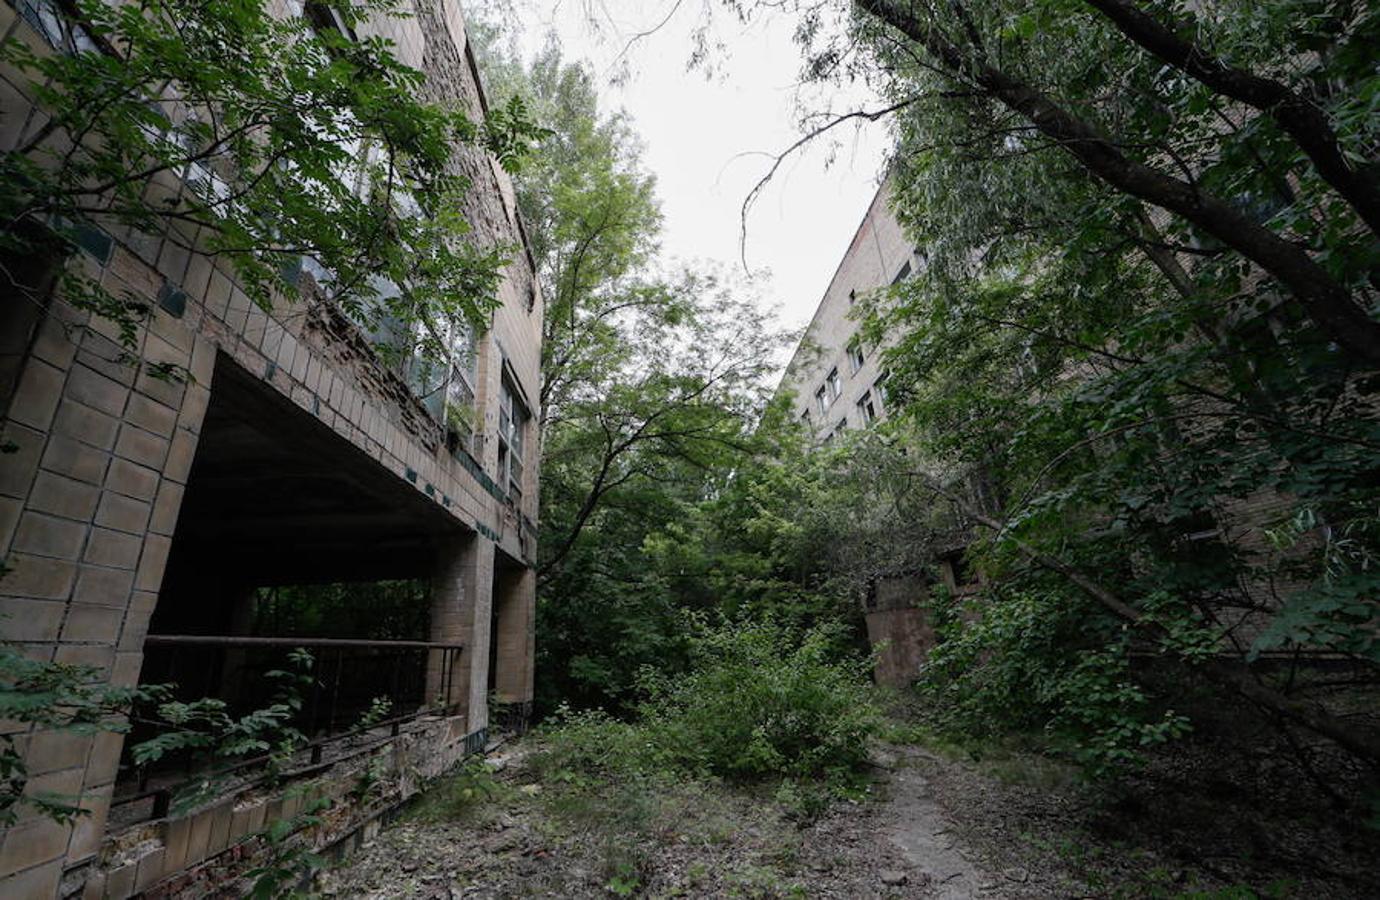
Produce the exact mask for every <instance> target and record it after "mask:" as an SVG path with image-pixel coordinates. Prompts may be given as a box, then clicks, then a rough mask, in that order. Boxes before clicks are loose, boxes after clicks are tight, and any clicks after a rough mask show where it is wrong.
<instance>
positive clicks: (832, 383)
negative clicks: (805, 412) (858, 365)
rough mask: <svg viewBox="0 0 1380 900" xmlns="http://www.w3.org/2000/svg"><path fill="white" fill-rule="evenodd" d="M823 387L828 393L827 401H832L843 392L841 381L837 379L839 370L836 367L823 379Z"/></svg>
mask: <svg viewBox="0 0 1380 900" xmlns="http://www.w3.org/2000/svg"><path fill="white" fill-rule="evenodd" d="M824 387H825V389H826V390H827V391H828V393H829V402H830V403H833V402H834V401H835V400H837V399H838V398H839V394H842V393H843V382H842V381H840V380H839V370H838V368H837V367H835V368H834V369H833V371H831V372H830V373H829V376H828V377H827V378H825V379H824Z"/></svg>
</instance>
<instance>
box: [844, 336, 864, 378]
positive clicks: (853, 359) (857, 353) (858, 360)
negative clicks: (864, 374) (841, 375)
mask: <svg viewBox="0 0 1380 900" xmlns="http://www.w3.org/2000/svg"><path fill="white" fill-rule="evenodd" d="M865 362H867V357H865V356H864V355H863V348H862V341H858V340H855V341H853V342H852V343H851V344H849V345H848V365H849V366H850V367H851V368H852V370H853V372H854V373H856V372H857V371H858V370H859V369H861V368H862V367H863V363H865Z"/></svg>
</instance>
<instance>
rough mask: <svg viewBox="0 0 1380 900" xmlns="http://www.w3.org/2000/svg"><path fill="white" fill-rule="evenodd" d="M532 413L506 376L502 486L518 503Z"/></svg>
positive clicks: (502, 408) (502, 398)
mask: <svg viewBox="0 0 1380 900" xmlns="http://www.w3.org/2000/svg"><path fill="white" fill-rule="evenodd" d="M531 418H532V416H531V413H529V412H528V411H527V407H526V406H525V405H524V404H523V402H522V400H521V399H519V398H518V395H517V389H516V388H515V387H514V386H513V384H512V382H511V381H509V380H508V378H507V377H506V376H505V377H504V379H503V390H502V393H501V394H500V396H499V408H498V483H499V484H500V485H502V486H504V487H505V488H507V490H508V496H509V497H511V498H513V499H514V500H517V499H520V498H521V497H522V476H523V472H524V467H523V466H524V459H525V454H526V443H527V424H528V422H529V421H530V420H531Z"/></svg>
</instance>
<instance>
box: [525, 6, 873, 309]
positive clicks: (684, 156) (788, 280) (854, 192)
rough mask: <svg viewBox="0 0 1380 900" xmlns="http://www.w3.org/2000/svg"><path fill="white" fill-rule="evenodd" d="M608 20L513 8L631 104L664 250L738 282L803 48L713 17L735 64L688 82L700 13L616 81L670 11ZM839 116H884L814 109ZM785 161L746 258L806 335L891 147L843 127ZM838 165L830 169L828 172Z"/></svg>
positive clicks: (853, 103) (662, 36) (858, 102)
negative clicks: (748, 210) (597, 24)
mask: <svg viewBox="0 0 1380 900" xmlns="http://www.w3.org/2000/svg"><path fill="white" fill-rule="evenodd" d="M597 5H598V6H600V7H602V8H603V9H604V10H605V11H606V12H607V15H608V18H604V20H603V21H602V23H601V25H602V28H601V33H595V32H594V31H592V30H591V28H590V27H589V23H588V21H587V20H586V18H585V13H586V11H587V8H588V7H587V5H586V4H585V3H584V2H582V0H514V6H515V10H516V13H517V15H518V16H519V17H520V19H521V27H522V31H523V35H524V38H523V42H524V44H525V45H526V47H527V48H528V50H529V51H534V50H535V49H536V48H537V47H539V46H540V44H541V43H542V41H543V40H544V37H545V35H546V34H547V33H548V32H550V31H553V30H554V31H555V32H556V34H557V35H558V36H559V37H560V39H561V42H562V45H563V46H564V49H565V55H566V57H567V58H568V59H571V60H575V59H586V60H588V61H589V62H590V63H591V64H592V65H593V67H594V70H595V72H596V73H597V74H598V75H599V76H600V81H601V89H602V91H603V99H604V103H605V106H606V107H608V108H615V107H622V108H623V109H625V110H626V111H627V112H628V113H629V114H630V116H631V117H632V119H633V122H634V123H635V126H636V128H637V130H638V131H639V132H640V133H641V135H642V137H643V139H644V140H645V142H646V152H645V155H644V159H645V162H646V165H647V168H648V169H649V170H650V171H651V172H653V173H654V174H655V175H656V177H657V183H658V193H659V194H660V197H661V201H662V209H663V212H664V214H665V220H666V224H665V233H664V236H663V244H662V245H663V248H664V250H665V252H666V254H668V255H669V256H670V257H671V258H673V259H680V260H712V261H716V262H719V263H722V264H724V265H726V266H732V267H735V268H736V269H737V271H740V272H741V271H742V268H741V263H740V256H739V210H740V207H741V205H742V202H743V199H744V197H745V196H746V195H747V193H748V192H749V191H750V190H751V188H752V186H753V185H754V184H755V183H756V182H757V180H758V179H759V178H760V177H761V176H762V175H763V174H764V173H765V172H766V170H767V168H768V167H769V166H770V163H771V160H770V159H769V158H767V157H766V156H764V155H761V154H763V153H771V154H772V155H775V154H776V153H778V152H780V151H781V150H783V149H785V148H786V147H788V146H789V145H790V144H791V143H793V142H794V141H795V140H796V139H797V138H798V137H799V136H800V134H801V132H800V128H799V126H798V120H799V115H800V106H799V104H798V103H797V96H798V92H797V88H796V82H797V76H798V73H799V69H800V61H801V57H800V51H799V49H798V48H797V47H796V46H795V45H794V44H793V43H792V40H791V33H792V28H793V22H792V20H791V18H790V17H789V16H784V15H776V16H772V17H771V18H769V19H765V20H759V21H753V22H750V23H749V24H748V25H746V26H742V25H740V24H739V23H737V22H736V21H732V20H731V19H730V17H729V16H727V15H720V16H717V17H716V20H717V21H716V32H717V36H718V37H719V38H720V39H721V40H722V41H723V43H724V44H725V46H726V53H725V54H722V55H716V57H715V60H716V66H717V71H716V73H715V74H714V76H713V77H712V78H706V76H705V74H704V73H703V72H702V71H687V69H686V66H687V62H688V59H689V56H690V50H691V35H692V32H693V29H694V28H695V26H696V23H697V21H698V19H697V17H698V16H699V15H700V13H701V7H700V4H699V3H698V2H689V3H684V4H683V6H684V8H683V9H681V10H680V11H679V12H678V13H677V15H676V16H674V17H673V18H672V19H671V20H670V21H669V22H668V23H667V24H666V25H665V26H664V27H662V28H661V29H660V30H659V31H657V32H656V33H655V34H653V35H651V36H649V37H647V38H645V39H644V40H641V41H639V42H638V43H637V44H636V45H635V46H634V47H633V48H632V49H631V50H630V51H629V53H628V55H627V64H628V68H629V71H630V76H629V77H628V78H627V79H626V80H625V81H624V82H623V83H622V84H614V83H612V79H611V77H610V76H611V75H612V74H613V73H614V71H616V67H615V65H614V64H615V61H616V60H618V58H619V57H620V55H621V53H622V51H623V49H624V47H625V45H626V44H627V41H628V38H629V37H630V36H632V35H634V34H637V33H639V32H641V31H645V30H647V29H648V28H650V27H652V26H653V25H655V24H656V23H657V22H659V21H660V20H661V19H662V18H664V16H665V15H666V13H667V11H669V10H670V9H671V7H672V0H601V2H599V3H598V4H597ZM809 102H810V108H811V109H813V110H818V109H821V108H823V107H822V106H821V105H820V104H821V102H827V103H828V104H829V108H831V109H833V110H835V111H839V112H842V111H847V110H851V109H859V108H871V107H874V106H876V105H877V104H876V102H875V100H874V98H872V97H870V96H868V95H866V94H864V93H856V94H854V95H853V96H846V95H844V94H843V93H840V92H831V94H830V95H829V96H827V97H824V98H821V96H820V95H818V94H817V95H815V96H813V97H812V98H809ZM835 134H836V139H835V140H834V141H833V142H827V141H817V142H815V144H814V145H812V146H810V147H809V148H807V149H806V150H804V151H803V152H802V153H800V154H799V155H797V156H795V157H793V158H792V159H791V160H790V161H788V162H787V163H786V164H784V165H783V166H782V167H781V169H780V171H779V172H778V174H777V177H776V178H775V179H774V181H773V182H772V184H771V186H770V187H769V188H768V189H767V190H766V191H765V192H764V193H763V195H762V196H761V198H760V199H759V201H758V202H757V204H756V205H755V206H754V208H753V212H752V214H751V217H750V218H749V220H748V243H747V259H748V263H749V264H750V265H751V267H752V269H753V271H754V273H755V274H762V273H763V271H765V274H762V280H761V281H760V282H759V285H758V287H759V289H760V291H761V294H762V295H763V297H764V298H765V299H766V300H767V302H769V303H772V304H773V305H777V306H779V308H780V312H781V321H782V323H783V324H784V325H787V326H789V327H792V328H796V327H801V326H803V325H804V324H806V323H807V322H808V321H809V319H810V316H811V315H812V314H813V312H814V308H815V304H817V303H818V302H819V298H820V297H821V296H822V295H823V293H824V289H825V287H827V285H828V282H829V278H830V277H831V276H832V275H833V272H834V268H835V267H836V266H837V265H838V262H839V260H840V258H841V257H842V256H843V252H844V250H845V249H847V247H848V243H849V241H850V239H851V238H852V236H853V233H854V231H855V230H856V229H857V226H858V223H859V222H860V221H861V219H862V216H863V214H864V213H865V212H866V210H867V205H868V203H869V202H870V201H871V199H872V195H873V193H874V192H875V190H876V185H877V181H878V175H879V173H880V171H881V166H882V162H883V159H884V154H885V149H886V146H887V144H888V137H887V134H886V130H885V126H884V125H882V124H876V125H867V126H866V127H865V128H863V129H861V130H859V129H854V128H853V127H852V126H851V125H844V126H842V127H841V128H838V129H835ZM831 157H832V161H831Z"/></svg>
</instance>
